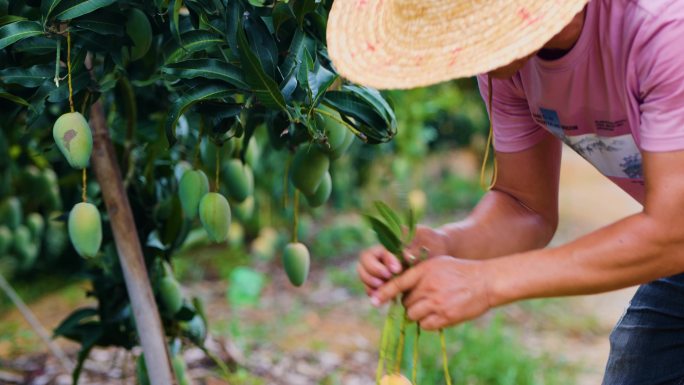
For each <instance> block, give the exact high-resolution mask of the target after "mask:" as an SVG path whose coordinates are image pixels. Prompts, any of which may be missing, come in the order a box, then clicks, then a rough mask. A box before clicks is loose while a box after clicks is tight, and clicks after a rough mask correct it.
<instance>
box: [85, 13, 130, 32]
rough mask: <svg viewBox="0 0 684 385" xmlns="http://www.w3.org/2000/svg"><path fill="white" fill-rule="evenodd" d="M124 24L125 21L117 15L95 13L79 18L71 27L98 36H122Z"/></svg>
mask: <svg viewBox="0 0 684 385" xmlns="http://www.w3.org/2000/svg"><path fill="white" fill-rule="evenodd" d="M125 22H126V20H125V19H124V17H123V16H121V14H119V13H115V12H97V13H94V14H91V15H87V16H84V17H81V18H79V19H78V20H76V21H75V22H74V23H73V26H74V27H77V28H82V29H87V30H89V31H93V32H95V33H97V34H100V35H115V36H123V35H124V31H125Z"/></svg>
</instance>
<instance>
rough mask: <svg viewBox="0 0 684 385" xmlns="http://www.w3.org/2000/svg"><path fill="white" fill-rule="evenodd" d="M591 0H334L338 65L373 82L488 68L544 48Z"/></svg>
mask: <svg viewBox="0 0 684 385" xmlns="http://www.w3.org/2000/svg"><path fill="white" fill-rule="evenodd" d="M588 1H589V0H335V1H334V2H333V5H332V9H331V11H330V17H329V20H328V31H327V36H328V51H329V54H330V58H331V59H332V61H333V64H334V65H335V68H336V69H337V71H338V72H339V73H340V74H341V75H342V76H344V77H346V78H348V79H349V80H351V81H353V82H356V83H360V84H363V85H367V86H371V87H375V88H385V89H390V88H411V87H418V86H425V85H430V84H435V83H439V82H441V81H445V80H450V79H455V78H460V77H467V76H472V75H476V74H480V73H485V72H488V71H491V70H493V69H496V68H499V67H501V66H504V65H507V64H509V63H511V62H513V61H514V60H516V59H519V58H522V57H525V56H527V55H529V54H530V53H532V52H534V51H536V50H538V49H540V48H541V47H542V46H543V45H544V44H545V43H546V42H548V41H549V40H550V39H551V38H552V37H553V36H554V35H555V34H557V33H558V32H560V31H561V30H562V29H563V28H564V27H565V26H566V25H567V24H568V23H570V21H571V20H572V19H573V17H574V16H575V15H576V14H577V13H578V12H580V11H581V10H582V7H584V5H586V3H587V2H588Z"/></svg>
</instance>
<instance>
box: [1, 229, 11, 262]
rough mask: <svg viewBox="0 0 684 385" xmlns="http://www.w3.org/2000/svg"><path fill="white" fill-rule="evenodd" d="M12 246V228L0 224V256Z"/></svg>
mask: <svg viewBox="0 0 684 385" xmlns="http://www.w3.org/2000/svg"><path fill="white" fill-rule="evenodd" d="M11 246H12V230H10V229H9V227H7V226H0V257H2V256H3V255H5V254H6V253H7V252H8V251H9V250H10V247H11Z"/></svg>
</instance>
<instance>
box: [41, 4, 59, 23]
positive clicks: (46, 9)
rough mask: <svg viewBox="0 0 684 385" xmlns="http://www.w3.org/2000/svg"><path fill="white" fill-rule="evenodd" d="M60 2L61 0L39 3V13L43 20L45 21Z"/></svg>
mask: <svg viewBox="0 0 684 385" xmlns="http://www.w3.org/2000/svg"><path fill="white" fill-rule="evenodd" d="M61 2H62V0H42V1H41V2H40V13H42V14H43V19H46V20H47V19H48V18H49V17H50V15H51V14H52V11H54V10H55V8H57V6H59V3H61Z"/></svg>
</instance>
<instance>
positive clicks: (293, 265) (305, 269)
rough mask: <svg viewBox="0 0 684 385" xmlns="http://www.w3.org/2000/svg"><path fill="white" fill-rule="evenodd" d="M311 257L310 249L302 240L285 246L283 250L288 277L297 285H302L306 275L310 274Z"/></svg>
mask: <svg viewBox="0 0 684 385" xmlns="http://www.w3.org/2000/svg"><path fill="white" fill-rule="evenodd" d="M310 264H311V257H310V255H309V249H308V248H307V247H306V245H304V244H303V243H300V242H291V243H288V244H287V245H286V246H285V250H284V251H283V266H284V267H285V273H287V278H289V279H290V282H291V283H292V284H293V285H295V286H302V284H304V281H306V277H308V275H309V267H310Z"/></svg>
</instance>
